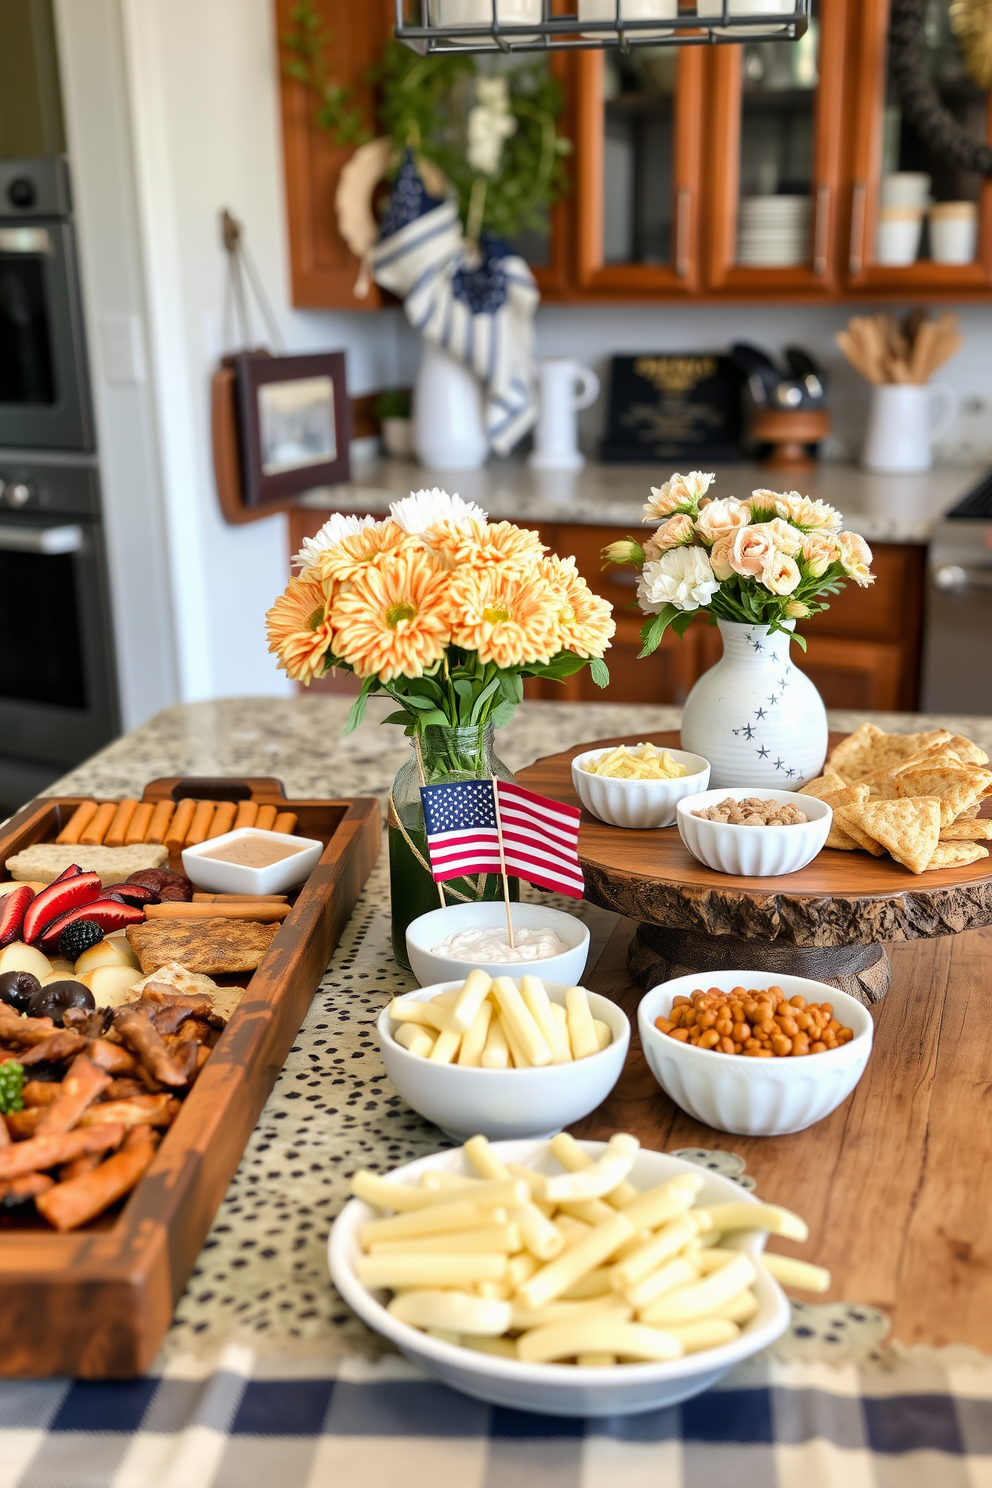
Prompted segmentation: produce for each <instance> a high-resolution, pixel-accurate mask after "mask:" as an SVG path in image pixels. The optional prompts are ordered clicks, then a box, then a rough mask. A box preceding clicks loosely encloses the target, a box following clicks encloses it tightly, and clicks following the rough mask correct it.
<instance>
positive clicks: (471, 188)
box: [282, 0, 572, 239]
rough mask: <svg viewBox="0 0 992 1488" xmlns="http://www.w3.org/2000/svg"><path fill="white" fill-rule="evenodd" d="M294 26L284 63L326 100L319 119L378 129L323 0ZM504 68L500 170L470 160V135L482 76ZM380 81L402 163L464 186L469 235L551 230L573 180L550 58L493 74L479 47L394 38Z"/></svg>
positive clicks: (355, 132) (357, 137) (353, 136)
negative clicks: (332, 51)
mask: <svg viewBox="0 0 992 1488" xmlns="http://www.w3.org/2000/svg"><path fill="white" fill-rule="evenodd" d="M290 19H291V21H292V29H291V30H290V31H289V32H288V33H287V34H286V35H285V36H284V37H283V38H282V41H283V46H284V47H285V49H286V51H287V52H288V53H289V57H288V59H287V60H286V62H285V63H284V69H285V71H286V73H287V74H288V76H289V77H292V78H295V79H296V80H297V82H300V83H302V84H303V85H304V86H305V87H307V88H309V89H310V90H311V92H313V93H314V94H315V95H316V97H317V100H318V103H317V111H316V113H315V115H314V119H315V122H316V123H317V125H318V126H319V127H320V128H322V129H327V130H329V131H330V133H331V134H332V135H333V137H334V139H335V141H336V143H338V144H341V145H361V144H365V143H367V142H368V141H369V140H371V139H372V138H373V136H372V135H371V134H370V133H369V131H368V130H367V129H366V127H365V125H364V121H363V118H362V113H361V110H360V109H359V108H358V107H357V106H356V105H355V103H354V94H353V91H352V90H351V89H350V88H346V87H342V86H341V85H339V84H337V83H335V82H333V81H332V79H331V77H330V75H329V73H328V68H327V61H326V54H327V48H328V45H329V43H330V41H331V39H332V38H331V33H330V32H329V31H328V30H326V29H325V28H324V26H323V24H322V21H321V18H320V16H319V15H318V14H317V12H316V10H315V9H314V4H313V0H299V4H297V5H296V6H294V8H293V10H292V11H291V13H290ZM488 75H499V76H502V77H504V78H505V80H506V85H507V104H508V108H509V112H510V114H511V115H512V117H513V120H514V128H513V133H512V134H510V135H509V137H508V138H507V139H506V140H505V141H504V143H503V147H502V151H501V153H500V158H499V165H498V168H497V170H496V171H495V172H494V173H493V174H491V175H490V174H487V173H484V172H482V171H479V170H477V169H474V168H473V167H472V165H471V164H470V163H469V159H468V154H467V146H466V138H467V129H468V118H469V113H470V110H471V109H472V107H473V104H474V103H475V93H476V84H477V82H478V80H479V79H480V78H481V77H485V76H488ZM366 76H367V78H368V80H369V81H370V82H371V83H372V84H373V85H374V86H375V88H376V92H377V97H378V104H377V108H376V118H377V121H378V123H379V125H380V126H381V128H380V133H382V134H385V135H387V136H388V137H389V138H391V139H392V140H393V142H394V144H395V146H396V166H395V169H398V168H399V161H400V159H401V158H402V153H403V151H404V150H405V149H407V148H410V149H413V150H414V151H415V152H416V154H417V156H418V157H419V158H421V159H423V160H425V161H427V162H429V163H430V165H432V166H434V167H435V168H436V170H438V171H440V173H441V174H442V176H443V177H444V180H445V182H446V184H447V187H448V189H449V190H450V191H451V192H452V193H454V194H455V195H457V197H458V206H459V212H460V214H461V219H462V223H463V225H464V227H465V231H466V236H467V237H469V238H472V239H476V238H478V236H479V234H480V232H482V231H488V232H491V233H495V234H496V235H498V236H499V237H503V238H513V237H516V236H517V235H518V234H520V233H522V232H526V231H527V230H536V231H538V232H546V231H547V226H548V224H547V212H548V209H549V208H550V207H551V206H553V205H554V203H555V202H556V201H557V200H558V199H559V197H561V196H562V195H564V194H565V193H566V192H567V191H568V190H569V189H570V180H569V175H568V169H567V166H566V164H565V158H566V157H567V156H568V155H570V154H571V150H572V145H571V141H570V140H568V139H566V138H565V137H564V136H563V135H561V134H560V133H559V132H558V120H559V118H560V117H561V112H562V96H561V89H560V87H559V85H558V83H557V81H556V80H555V79H554V78H553V77H551V76H550V74H549V73H548V71H547V70H546V68H545V67H544V65H543V64H542V63H533V62H531V63H516V64H514V65H512V66H507V67H505V68H501V69H500V72H499V73H498V74H490V73H489V71H488V69H487V70H486V71H484V70H483V68H481V67H480V65H479V62H478V60H477V58H476V57H475V56H474V55H471V54H467V55H464V56H460V55H451V54H442V55H439V56H429V57H421V56H420V55H419V54H418V53H416V52H412V51H410V49H409V48H408V47H405V46H403V45H401V43H399V42H397V41H394V40H392V39H390V40H389V41H387V43H386V45H385V48H384V49H383V54H382V59H381V61H380V62H379V64H378V65H377V66H376V67H374V68H372V69H371V70H370V71H369V72H368V73H367V74H366Z"/></svg>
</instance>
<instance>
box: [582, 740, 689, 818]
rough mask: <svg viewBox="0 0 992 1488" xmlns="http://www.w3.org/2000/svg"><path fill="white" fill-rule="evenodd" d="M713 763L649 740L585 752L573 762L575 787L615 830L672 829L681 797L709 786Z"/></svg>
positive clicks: (587, 806) (585, 803)
mask: <svg viewBox="0 0 992 1488" xmlns="http://www.w3.org/2000/svg"><path fill="white" fill-rule="evenodd" d="M709 780H710V766H709V761H708V760H705V759H703V757H702V755H701V754H690V753H688V751H687V750H685V749H665V748H659V747H658V746H657V745H655V744H652V743H650V742H648V743H644V744H637V745H635V746H631V745H629V744H617V745H615V746H614V747H612V748H607V749H604V748H602V747H601V746H600V747H598V748H594V749H586V750H584V751H583V752H582V753H581V754H577V755H576V756H575V758H574V759H573V760H572V784H573V785H574V786H575V791H576V795H577V796H578V798H579V800H580V801H581V802H582V804H583V806H584V807H585V808H586V810H587V811H589V812H591V813H592V815H593V816H596V817H598V818H599V820H600V821H603V822H607V823H608V824H609V825H610V826H612V827H629V828H632V829H634V830H638V831H646V830H648V829H650V828H657V827H670V826H672V824H673V823H674V821H675V811H676V807H677V806H678V803H679V801H681V800H682V798H683V796H694V795H697V794H698V793H699V792H700V791H704V790H705V789H706V787H707V786H708V785H709Z"/></svg>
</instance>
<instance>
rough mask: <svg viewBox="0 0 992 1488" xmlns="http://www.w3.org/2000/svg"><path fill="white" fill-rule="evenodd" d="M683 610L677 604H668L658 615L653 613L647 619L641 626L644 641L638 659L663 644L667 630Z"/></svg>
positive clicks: (651, 652)
mask: <svg viewBox="0 0 992 1488" xmlns="http://www.w3.org/2000/svg"><path fill="white" fill-rule="evenodd" d="M682 613H683V611H682V610H680V609H678V608H677V607H676V606H675V605H672V604H667V605H666V606H665V608H664V609H663V610H662V611H661V613H660V614H658V615H652V616H651V618H650V620H647V621H645V623H644V625H643V626H642V627H641V640H642V641H643V642H644V644H643V646H642V647H641V649H640V651H639V652H638V654H637V659H638V661H639V660H640V659H641V657H642V656H651V655H653V654H654V652H655V651H657V649H658V647H659V646H660V645H661V640H662V637H663V635H664V634H665V631H666V630H667V629H668V627H669V626H670V625H671V623H672V621H673V620H674V619H675V617H676V615H681V614H682Z"/></svg>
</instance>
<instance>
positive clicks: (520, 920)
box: [406, 900, 589, 987]
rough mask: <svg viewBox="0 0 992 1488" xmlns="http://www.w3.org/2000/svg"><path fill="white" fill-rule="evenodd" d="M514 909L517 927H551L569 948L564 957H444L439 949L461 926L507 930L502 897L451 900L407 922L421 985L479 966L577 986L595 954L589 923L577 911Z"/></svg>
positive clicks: (536, 907) (409, 945)
mask: <svg viewBox="0 0 992 1488" xmlns="http://www.w3.org/2000/svg"><path fill="white" fill-rule="evenodd" d="M510 913H511V914H512V916H513V924H514V928H516V929H521V930H537V929H542V928H547V929H551V930H553V931H554V932H555V934H556V935H557V937H558V939H559V940H560V941H562V942H564V944H565V945H566V946H567V947H568V950H567V951H563V952H562V953H561V955H558V956H545V957H544V959H543V960H541V961H480V960H478V959H476V960H472V961H456V960H455V958H454V957H453V956H439V955H437V954H436V952H435V951H434V947H435V946H436V945H439V944H440V942H441V941H442V940H446V939H447V937H448V936H449V935H454V934H456V933H457V932H458V931H460V930H474V929H487V930H488V929H489V928H490V927H495V928H496V929H501V930H502V931H503V932H504V934H505V932H506V906H505V904H504V903H503V902H502V900H500V901H499V902H498V903H493V904H449V905H448V907H447V908H446V909H432V910H431V911H430V912H429V913H428V914H424V915H419V916H418V917H417V919H415V920H412V921H411V922H410V924H409V925H408V926H407V930H406V953H407V955H408V956H409V957H410V966H411V967H412V969H413V974H414V976H415V977H416V978H417V981H418V982H419V983H420V985H421V986H422V987H427V986H430V985H431V984H432V983H434V982H448V981H451V980H452V978H453V977H457V976H460V977H463V978H464V977H467V976H468V974H469V972H470V971H471V970H472V968H473V967H474V966H478V967H481V969H482V970H483V971H488V973H489V975H490V976H515V977H522V976H539V977H542V978H543V977H547V978H548V980H549V981H553V982H564V983H565V984H566V986H569V987H577V986H578V985H579V983H580V982H581V980H582V973H583V972H584V971H585V969H586V957H587V956H588V955H589V930H588V927H587V926H586V925H584V924H583V922H582V921H581V920H580V919H577V918H576V916H575V915H571V914H566V912H565V911H564V910H562V909H549V908H547V907H546V906H545V905H543V904H514V905H513V906H512V908H511V911H510Z"/></svg>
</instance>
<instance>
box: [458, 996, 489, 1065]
mask: <svg viewBox="0 0 992 1488" xmlns="http://www.w3.org/2000/svg"><path fill="white" fill-rule="evenodd" d="M492 1016H493V1004H492V1003H491V1002H490V1000H489V998H488V997H486V998H483V1000H482V1002H481V1003H480V1005H479V1011H478V1012H477V1013H476V1015H475V1017H474V1018H473V1019H472V1023H471V1025H470V1027H469V1028H468V1029H467V1030H466V1032H465V1033H464V1034H463V1035H462V1042H461V1048H460V1049H459V1050H458V1059H457V1061H456V1063H458V1064H463V1065H467V1066H469V1067H471V1068H473V1069H478V1068H479V1067H481V1065H482V1053H483V1050H484V1049H485V1047H486V1040H487V1039H488V1037H489V1024H490V1023H491V1021H492Z"/></svg>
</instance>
